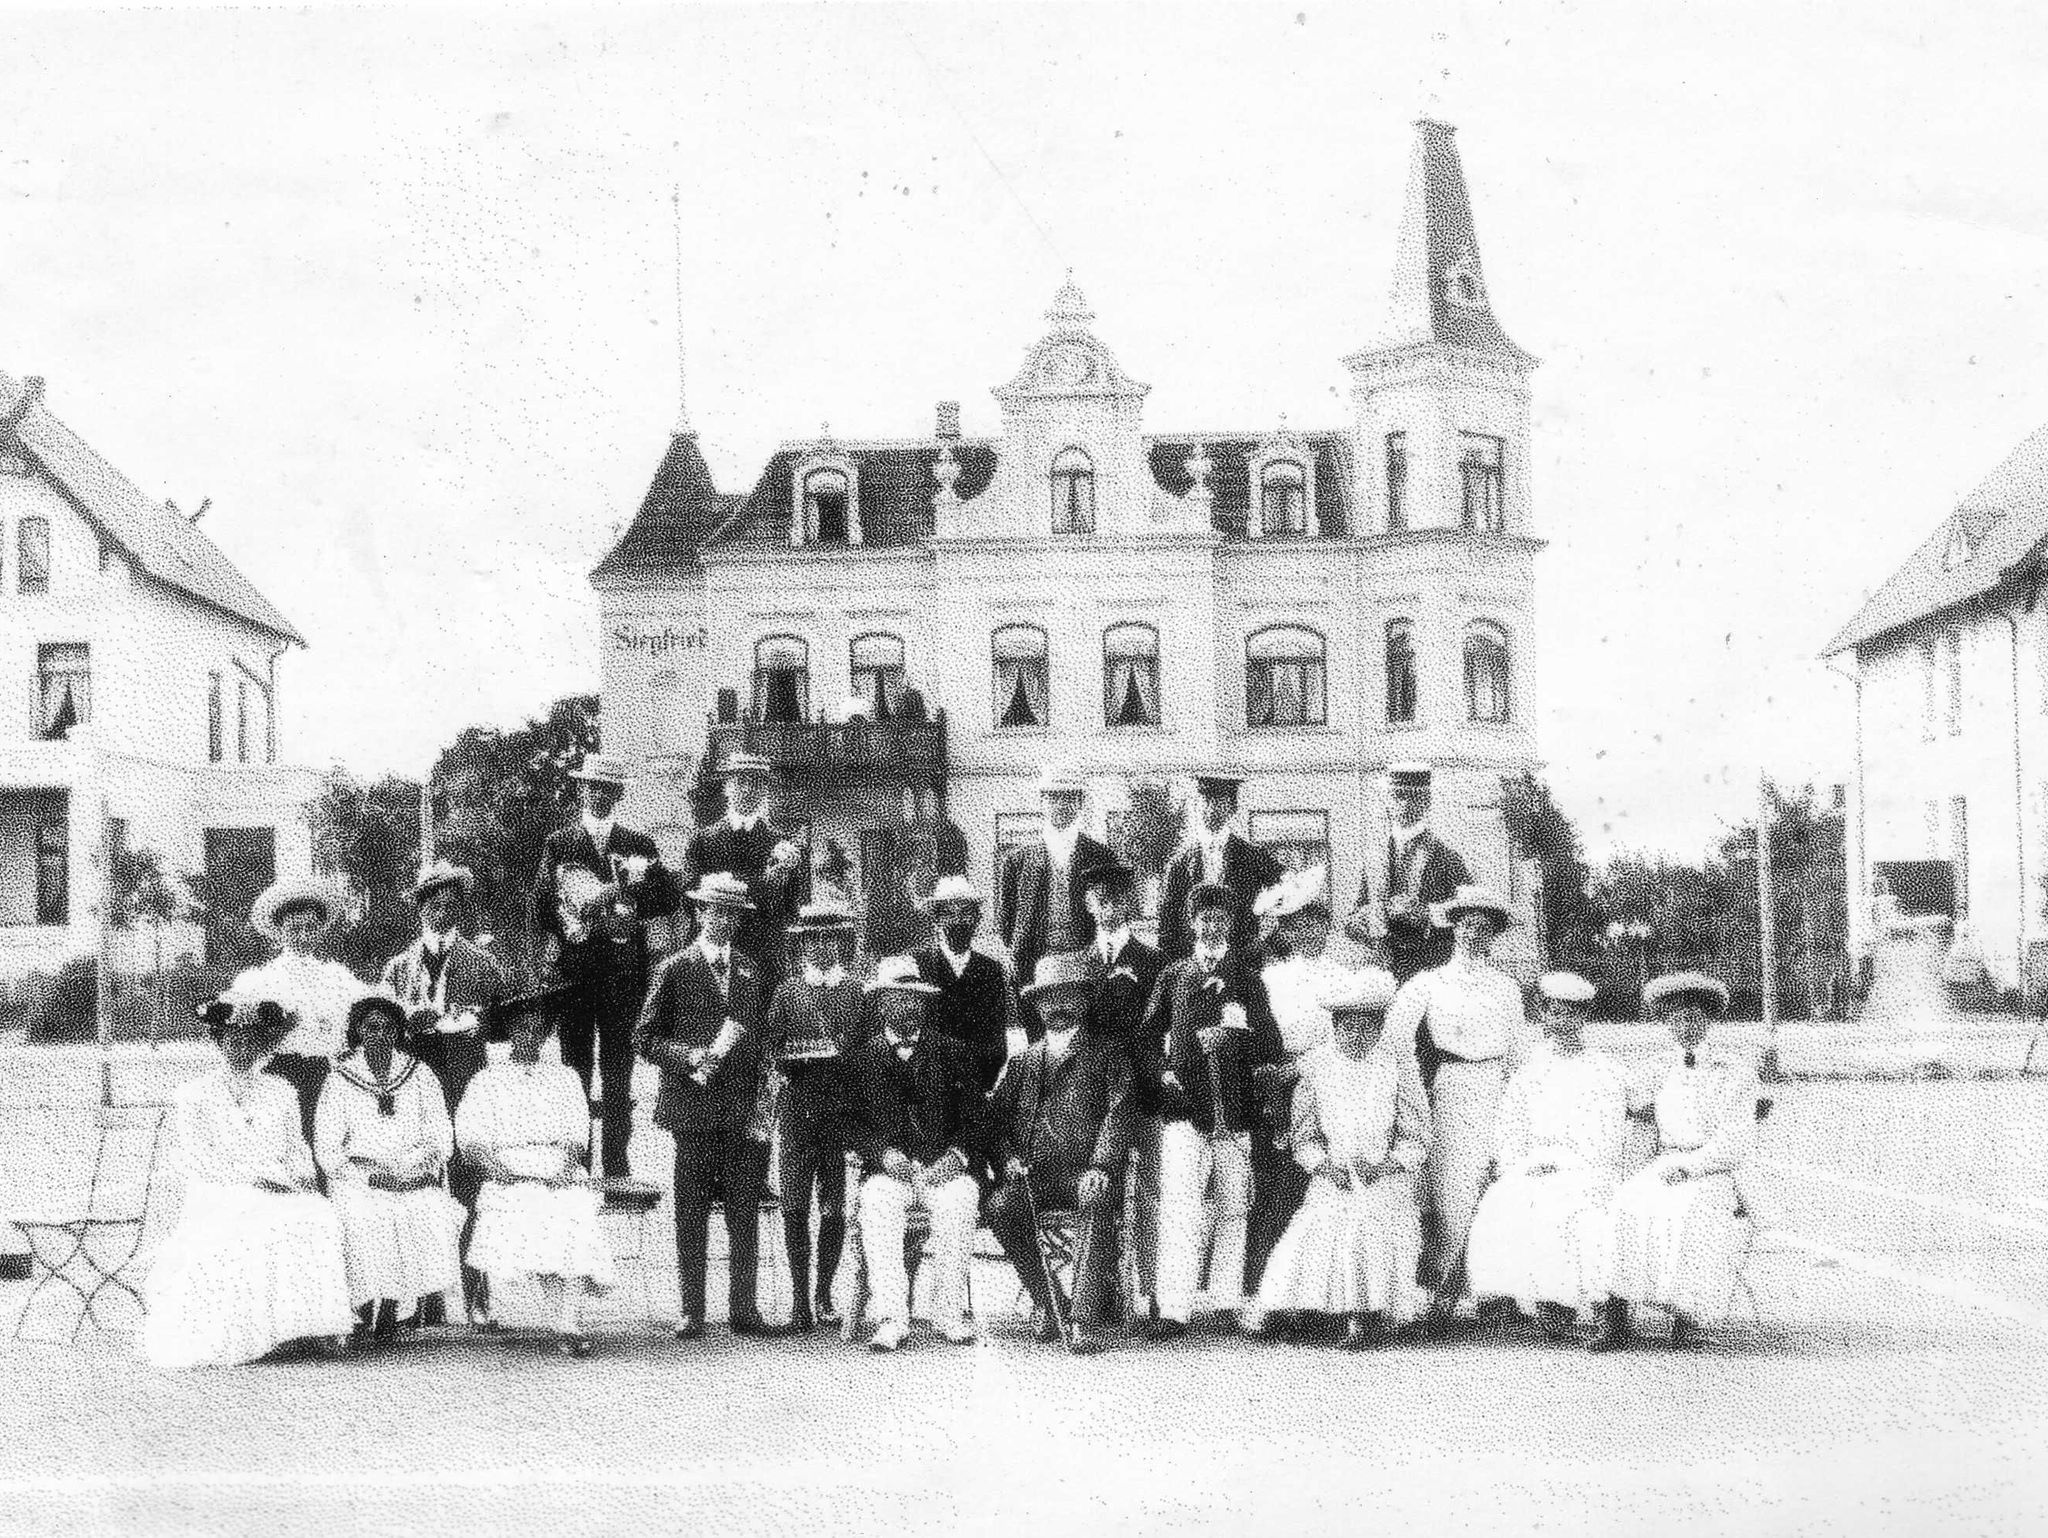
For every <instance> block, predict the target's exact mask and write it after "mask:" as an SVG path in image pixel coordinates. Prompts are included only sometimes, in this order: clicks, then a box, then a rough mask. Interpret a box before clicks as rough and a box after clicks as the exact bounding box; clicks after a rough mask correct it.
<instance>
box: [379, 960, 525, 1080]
mask: <svg viewBox="0 0 2048 1538" xmlns="http://www.w3.org/2000/svg"><path fill="white" fill-rule="evenodd" d="M382 981H383V984H384V986H385V987H386V988H387V989H389V990H390V991H391V992H392V993H393V994H395V995H396V996H397V997H398V999H399V1001H400V1002H402V1003H403V1004H404V1005H405V1006H406V1008H407V1009H408V1011H410V1010H411V1009H413V1008H414V1007H415V1006H416V1003H417V1002H418V1001H426V1003H427V1006H428V1007H431V1006H432V1004H433V1002H434V1001H435V1000H438V1001H439V1002H440V1003H441V1004H443V1005H445V1006H446V1009H447V1013H448V1014H450V1015H459V1014H461V1013H463V1012H464V1011H465V1010H471V1011H474V1012H475V1014H476V1017H477V1021H478V1024H479V1026H480V1027H483V1028H485V1029H487V1028H488V1027H489V1024H490V1013H491V1008H492V1006H493V1005H495V1004H496V1003H497V1002H498V1000H500V999H502V998H504V997H505V996H506V995H508V994H509V993H511V991H512V983H511V979H510V978H508V977H507V976H506V975H505V969H504V968H503V967H501V966H500V965H498V958H497V957H495V956H493V955H492V954H491V953H490V952H489V951H487V950H485V949H484V948H483V947H482V946H480V945H478V944H477V943H476V942H475V941H474V940H471V939H469V938H468V937H467V936H464V935H460V934H458V935H453V936H451V937H450V938H449V941H448V959H447V960H446V961H444V962H442V963H441V977H440V983H439V985H438V986H435V985H434V984H431V983H429V982H428V980H427V964H426V942H425V941H424V940H415V941H413V943H412V944H410V945H408V946H407V947H406V948H405V949H404V950H402V951H400V952H399V953H398V954H397V955H396V956H393V957H392V958H391V959H390V960H389V961H387V962H385V963H384V974H383V978H382ZM407 1045H408V1047H409V1049H410V1051H411V1052H412V1054H413V1056H415V1057H417V1058H418V1059H419V1060H420V1061H421V1062H423V1063H425V1064H426V1065H427V1066H428V1067H429V1068H431V1069H433V1070H434V1077H435V1078H437V1079H439V1080H440V1081H441V1092H442V1093H443V1094H444V1095H446V1096H447V1097H448V1109H449V1110H450V1111H451V1112H452V1111H453V1110H454V1109H455V1107H456V1105H457V1104H458V1103H459V1102H460V1101H461V1099H462V1092H463V1091H464V1090H465V1089H467V1088H469V1081H470V1080H471V1079H473V1078H475V1077H476V1076H477V1075H478V1074H479V1073H481V1072H483V1068H484V1060H485V1058H484V1029H479V1030H478V1031H477V1032H476V1033H475V1034H474V1035H455V1034H452V1033H449V1032H446V1031H435V1030H428V1031H422V1032H420V1033H419V1034H417V1035H416V1036H414V1037H413V1038H412V1040H411V1041H410V1042H409V1043H408V1044H407Z"/></svg>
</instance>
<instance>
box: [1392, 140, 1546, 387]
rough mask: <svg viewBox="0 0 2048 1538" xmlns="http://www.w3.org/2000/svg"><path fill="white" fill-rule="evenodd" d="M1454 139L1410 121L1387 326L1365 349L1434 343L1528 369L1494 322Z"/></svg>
mask: <svg viewBox="0 0 2048 1538" xmlns="http://www.w3.org/2000/svg"><path fill="white" fill-rule="evenodd" d="M1456 133H1457V130H1456V129H1455V128H1453V127H1452V126H1451V125H1450V124H1449V123H1439V122H1437V121H1436V120H1435V119H1434V118H1420V119H1418V120H1417V121H1416V124H1415V148H1414V152H1413V155H1412V156H1411V158H1410V160H1409V163H1408V194H1407V197H1406V199H1405V200H1404V203H1403V206H1402V209H1401V233H1400V238H1399V240H1398V241H1397V242H1396V244H1395V247H1394V281H1393V285H1392V288H1391V289H1390V291H1389V292H1388V295H1387V315H1386V320H1385V321H1384V323H1383V324H1382V326H1381V328H1380V333H1379V335H1378V336H1376V337H1375V338H1374V339H1373V340H1372V342H1371V343H1370V344H1369V345H1368V347H1367V349H1366V350H1367V351H1369V352H1378V351H1382V350H1385V349H1388V348H1395V347H1416V346H1426V345H1429V344H1431V343H1438V344H1442V345H1446V346H1451V347H1461V348H1464V349H1466V350H1468V351H1471V352H1477V353H1484V354H1489V355H1491V356H1493V357H1497V358H1502V359H1505V360H1509V361H1512V362H1515V363H1517V364H1520V365H1521V366H1523V367H1525V368H1533V367H1534V366H1535V364H1536V359H1535V358H1533V357H1531V356H1530V355H1529V354H1528V353H1526V352H1524V351H1522V349H1521V348H1519V347H1517V346H1516V345H1515V344H1514V343H1513V342H1512V341H1510V340H1509V339H1508V335H1507V333H1506V332H1505V331H1503V330H1502V329H1501V325H1500V322H1499V321H1498V320H1497V319H1495V318H1494V313H1493V301H1492V298H1491V297H1490V296H1489V295H1488V293H1487V289H1486V273H1485V271H1484V269H1483V268H1482V267H1481V265H1480V261H1479V237H1478V234H1477V233H1476V232H1475V231H1474V229H1473V227H1472V202H1471V199H1470V198H1469V197H1468V196H1467V195H1466V192H1465V170H1464V167H1463V166H1462V165H1460V164H1459V161H1458V146H1457V143H1456V141H1455V139H1454V137H1453V136H1454V135H1455V134H1456Z"/></svg>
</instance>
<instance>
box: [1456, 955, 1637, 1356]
mask: <svg viewBox="0 0 2048 1538" xmlns="http://www.w3.org/2000/svg"><path fill="white" fill-rule="evenodd" d="M1539 988H1540V991H1541V992H1542V994H1543V999H1544V1011H1543V1032H1544V1036H1545V1040H1544V1043H1543V1046H1542V1047H1541V1048H1540V1049H1539V1050H1538V1051H1537V1053H1536V1055H1535V1056H1534V1057H1532V1058H1530V1059H1529V1061H1528V1062H1527V1063H1526V1064H1525V1065H1523V1067H1522V1069H1521V1071H1520V1072H1518V1073H1517V1074H1516V1075H1515V1076H1514V1078H1513V1079H1511V1080H1510V1081H1509V1082H1508V1087H1507V1093H1506V1095H1505V1096H1504V1097H1503V1098H1502V1100H1501V1107H1500V1131H1499V1142H1498V1153H1497V1159H1498V1168H1499V1171H1500V1178H1499V1179H1498V1180H1497V1181H1496V1182H1495V1183H1494V1184H1493V1185H1492V1186H1491V1187H1490V1188H1489V1189H1488V1190H1487V1192H1486V1195H1485V1196H1484V1197H1483V1198H1482V1199H1481V1201H1480V1203H1479V1211H1478V1213H1477V1215H1476V1216H1474V1218H1473V1220H1472V1234H1471V1238H1470V1240H1469V1242H1468V1243H1467V1245H1466V1248H1465V1264H1466V1272H1467V1275H1468V1276H1469V1278H1470V1281H1471V1286H1472V1294H1473V1296H1474V1297H1476V1298H1481V1299H1486V1298H1512V1299H1514V1300H1515V1302H1516V1303H1517V1304H1519V1305H1520V1306H1521V1307H1522V1308H1523V1309H1525V1310H1529V1311H1533V1312H1534V1313H1535V1315H1536V1318H1537V1321H1538V1322H1539V1323H1540V1324H1542V1325H1543V1327H1544V1329H1545V1331H1546V1333H1549V1334H1553V1335H1562V1334H1564V1333H1565V1331H1566V1330H1567V1329H1568V1328H1569V1327H1570V1325H1571V1322H1572V1320H1573V1318H1574V1317H1575V1316H1576V1314H1577V1311H1578V1308H1579V1305H1580V1304H1582V1303H1585V1304H1604V1303H1605V1302H1606V1301H1607V1287H1606V1273H1607V1263H1606V1244H1607V1235H1608V1229H1609V1225H1610V1223H1611V1222H1612V1218H1611V1216H1610V1209H1611V1207H1612V1204H1613V1201H1614V1189H1615V1185H1616V1183H1617V1182H1618V1181H1619V1180H1620V1178H1621V1158H1622V1150H1623V1148H1624V1146H1625V1139H1626V1138H1627V1135H1628V1111H1629V1089H1628V1078H1627V1076H1626V1074H1624V1073H1623V1071H1622V1069H1621V1066H1620V1065H1619V1064H1618V1063H1616V1062H1615V1061H1614V1060H1613V1059H1612V1058H1610V1057H1608V1056H1607V1055H1606V1054H1605V1053H1603V1052H1595V1051H1592V1050H1590V1049H1588V1048H1587V1046H1586V1043H1585V1023H1586V1019H1587V1017H1588V1015H1589V1014H1590V1012H1591V1009H1592V1003H1593V985H1592V984H1591V983H1589V982H1587V981H1586V980H1585V979H1584V978H1583V977H1580V976H1578V975H1577V974H1576V973H1571V972H1550V973H1546V974H1545V975H1544V976H1543V978H1542V979H1541V982H1540V984H1539Z"/></svg>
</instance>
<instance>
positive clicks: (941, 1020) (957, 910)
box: [911, 876, 1011, 1094]
mask: <svg viewBox="0 0 2048 1538" xmlns="http://www.w3.org/2000/svg"><path fill="white" fill-rule="evenodd" d="M918 906H919V907H920V908H922V909H924V911H925V912H926V913H929V914H930V915H931V919H932V929H933V931H934V934H933V938H932V942H931V943H930V944H929V945H920V946H919V947H918V948H917V949H916V950H914V951H912V952H911V959H912V960H914V961H915V962H916V963H917V975H918V976H919V977H921V978H923V979H924V980H925V981H926V982H928V983H930V984H931V985H932V986H933V987H934V988H936V989H937V990H938V992H937V993H935V994H933V995H932V1002H931V1011H930V1017H931V1023H932V1029H933V1030H935V1031H940V1032H943V1033H944V1034H945V1035H948V1036H950V1037H952V1038H953V1039H954V1040H955V1041H957V1042H959V1043H960V1044H961V1045H962V1046H964V1047H966V1048H968V1049H969V1050H970V1051H971V1052H973V1054H974V1062H975V1077H976V1082H977V1083H979V1084H980V1086H981V1090H982V1093H983V1094H986V1093H988V1091H990V1090H992V1089H994V1088H995V1085H996V1076H997V1075H998V1074H1000V1073H1001V1072H1002V1071H1003V1060H1004V1059H1005V1058H1007V1057H1008V1056H1009V1055H1010V1009H1011V1004H1010V979H1009V976H1008V975H1007V974H1006V973H1005V972H1004V971H1003V964H1002V963H1001V962H1000V961H998V960H996V959H995V957H993V956H985V955H983V954H982V953H981V952H980V951H978V950H976V949H974V936H975V932H976V931H977V930H979V929H980V928H981V906H982V905H981V893H979V892H977V891H976V890H975V889H974V883H973V882H971V881H969V880H968V879H967V878H966V877H965V876H941V877H940V878H939V881H938V884H937V885H936V886H934V887H933V888H932V895H931V896H929V897H927V898H926V899H925V900H924V901H923V902H921V903H919V904H918Z"/></svg>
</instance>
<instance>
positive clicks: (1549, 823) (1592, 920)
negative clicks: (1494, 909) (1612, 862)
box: [1500, 769, 1600, 956]
mask: <svg viewBox="0 0 2048 1538" xmlns="http://www.w3.org/2000/svg"><path fill="white" fill-rule="evenodd" d="M1500 804H1501V820H1502V822H1504V823H1505V824H1506V825H1507V831H1508V839H1509V841H1510V842H1511V843H1512V844H1513V846H1514V849H1515V852H1516V853H1517V854H1519V855H1520V856H1521V857H1522V858H1523V859H1525V860H1534V861H1535V862H1536V864H1537V865H1538V867H1539V868H1540V869H1541V870H1542V872H1543V939H1544V948H1545V950H1546V952H1547V953H1548V954H1549V955H1551V956H1583V955H1586V954H1587V953H1589V952H1590V951H1591V950H1592V949H1593V948H1594V945H1595V943H1596V939H1597V936H1598V933H1599V930H1600V922H1599V919H1598V917H1597V915H1596V913H1595V910H1594V905H1593V902H1592V900H1591V898H1590V897H1589V896H1588V895H1587V892H1586V884H1587V880H1588V877H1589V874H1590V873H1589V872H1588V871H1587V869H1586V857H1585V850H1584V847H1583V846H1582V845H1581V844H1580V843H1579V832H1578V829H1577V828H1575V827H1574V826H1572V820H1571V819H1570V818H1569V817H1567V816H1565V814H1564V812H1563V811H1562V810H1560V809H1559V807H1558V805H1557V803H1556V801H1554V800H1553V799H1551V795H1550V787H1549V786H1548V785H1546V784H1544V782H1543V781H1541V780H1539V779H1537V778H1536V776H1535V775H1533V774H1531V773H1530V772H1529V771H1528V770H1526V769H1524V770H1523V771H1522V772H1521V773H1520V774H1518V775H1503V776H1502V777H1501V782H1500Z"/></svg>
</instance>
